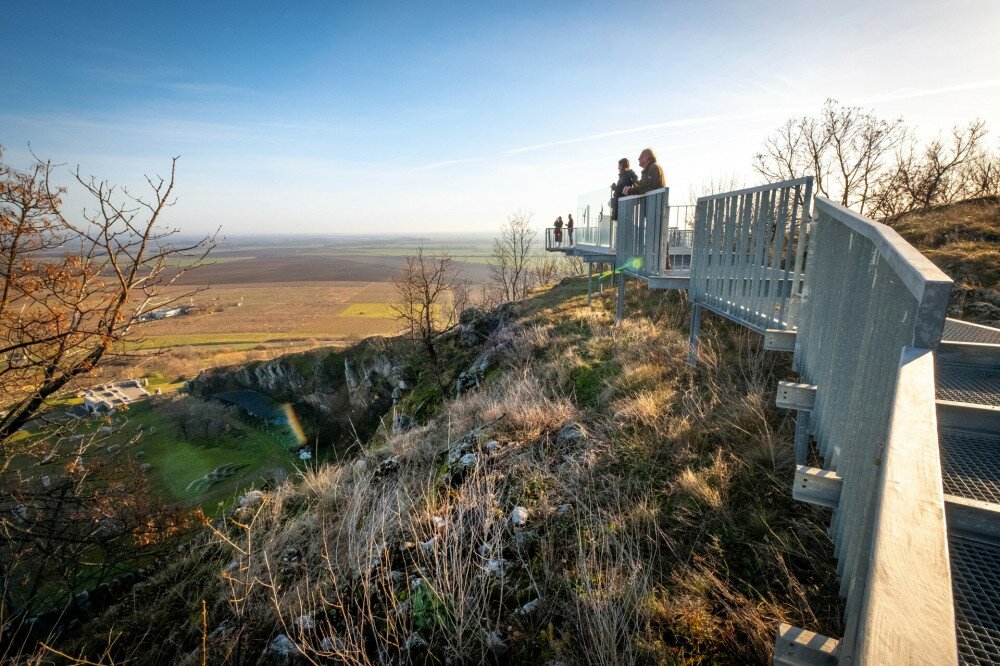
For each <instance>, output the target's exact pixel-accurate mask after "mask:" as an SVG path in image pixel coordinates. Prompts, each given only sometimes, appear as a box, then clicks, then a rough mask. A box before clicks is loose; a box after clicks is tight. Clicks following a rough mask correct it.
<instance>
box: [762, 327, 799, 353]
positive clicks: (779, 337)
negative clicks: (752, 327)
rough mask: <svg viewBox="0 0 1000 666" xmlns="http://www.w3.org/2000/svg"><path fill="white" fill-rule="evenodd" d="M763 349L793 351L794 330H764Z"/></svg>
mask: <svg viewBox="0 0 1000 666" xmlns="http://www.w3.org/2000/svg"><path fill="white" fill-rule="evenodd" d="M764 349H769V350H771V351H786V352H793V351H795V331H784V330H782V329H780V328H769V329H767V330H765V331H764Z"/></svg>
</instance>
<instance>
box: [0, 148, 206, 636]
mask: <svg viewBox="0 0 1000 666" xmlns="http://www.w3.org/2000/svg"><path fill="white" fill-rule="evenodd" d="M176 162H177V158H174V159H173V160H172V162H171V168H170V176H169V178H166V179H164V178H147V179H146V181H147V184H148V185H149V187H150V189H151V195H150V196H149V197H148V198H143V197H140V196H134V195H133V194H132V193H130V192H129V191H128V190H126V189H119V188H117V187H115V186H112V185H110V184H108V183H107V182H106V181H99V180H97V179H95V178H93V177H90V178H84V177H83V176H81V174H80V170H79V168H77V169H76V171H75V173H74V174H73V175H74V177H75V180H76V182H77V184H78V185H80V186H81V187H82V189H83V192H84V194H85V195H87V196H89V200H90V201H91V202H92V203H91V204H90V205H89V207H88V208H87V209H85V210H84V212H83V214H82V216H81V218H80V219H79V220H71V219H70V218H69V217H68V216H67V215H65V214H64V212H63V204H62V197H63V196H64V194H65V193H66V189H65V188H63V187H56V186H55V185H54V184H53V183H52V179H53V177H54V176H55V168H54V167H53V165H52V164H51V163H50V162H43V161H42V160H40V159H38V158H35V161H34V163H33V164H32V165H31V166H30V167H29V168H27V169H25V170H20V169H17V168H14V167H13V166H11V165H9V164H7V163H5V162H4V160H3V153H2V150H0V489H2V490H0V516H2V518H0V562H2V564H0V588H2V593H3V600H2V603H3V606H4V607H5V608H6V609H8V612H9V614H11V616H13V617H17V616H19V615H20V616H22V617H23V616H25V615H28V614H30V613H32V612H35V611H37V610H46V609H52V608H58V607H60V606H61V605H63V604H65V603H66V602H67V601H68V600H69V598H70V597H71V595H72V594H73V592H74V591H75V590H80V589H91V588H92V587H93V586H94V585H98V584H100V583H102V582H106V581H107V579H108V578H109V577H111V576H113V575H117V573H118V572H121V571H123V570H127V569H129V568H130V567H134V565H135V563H136V562H137V561H140V560H142V559H144V558H149V557H152V556H155V555H156V554H157V553H158V552H163V550H165V549H166V548H168V547H169V545H170V541H171V540H172V538H173V537H174V536H176V535H177V534H178V533H179V532H180V531H183V530H185V529H187V528H188V527H189V526H190V524H191V516H190V512H188V511H175V510H173V509H171V508H169V507H166V506H164V505H163V503H162V502H160V501H159V500H157V499H155V498H154V497H153V495H152V494H151V493H150V491H149V484H148V482H147V481H146V478H145V475H144V474H143V473H142V470H141V469H140V468H139V465H138V464H137V463H136V462H135V461H134V460H133V459H132V458H131V457H130V456H128V455H126V454H125V453H124V452H121V449H122V447H128V446H129V445H132V444H134V443H135V442H136V441H138V439H139V437H141V434H142V433H141V432H135V431H133V435H132V436H131V437H130V438H129V440H128V441H122V442H121V443H120V444H116V445H114V446H116V447H117V449H112V448H111V447H109V446H107V444H108V442H107V441H106V440H108V437H105V436H103V435H100V434H92V435H85V434H79V433H76V432H75V431H76V430H77V425H76V424H75V422H74V421H72V420H71V421H68V422H67V421H65V415H64V414H62V412H61V410H58V412H57V410H55V409H50V405H51V402H52V400H53V399H54V398H57V397H60V396H61V394H62V393H64V392H66V391H67V390H69V389H70V388H72V387H73V385H74V384H73V383H74V381H75V380H82V379H84V378H86V377H87V376H89V375H90V374H92V373H93V372H94V371H96V370H98V369H99V368H100V367H102V366H107V365H110V364H111V363H118V362H120V361H123V360H125V359H127V358H129V356H130V354H129V348H128V345H129V344H131V343H133V342H135V341H136V340H137V339H138V337H139V332H140V329H141V324H142V323H143V316H142V315H143V314H144V313H146V312H148V311H149V310H150V309H152V308H155V307H160V306H163V305H166V304H168V303H171V302H173V301H175V300H177V299H180V298H185V297H186V296H188V295H189V294H190V293H191V292H187V293H186V294H184V293H181V294H174V295H165V294H164V288H165V287H167V286H169V285H171V284H172V283H173V282H174V281H175V280H176V279H177V278H178V277H179V276H180V275H182V274H183V273H184V272H185V271H186V270H188V269H189V268H191V267H194V266H197V265H198V263H199V261H200V260H201V259H203V258H204V257H205V256H206V255H207V253H208V252H209V251H210V250H211V249H212V247H214V239H213V237H205V238H202V239H200V240H197V241H194V242H191V243H180V244H176V245H175V244H173V243H171V242H170V240H171V237H172V236H174V235H175V234H177V230H176V229H170V228H163V227H162V226H161V216H162V214H163V212H164V211H165V210H166V209H167V208H168V207H169V206H171V205H172V204H173V199H172V193H173V187H174V175H175V169H176ZM182 253H183V254H185V255H186V256H185V259H186V260H191V259H193V261H191V262H188V261H185V262H184V263H185V264H186V265H187V268H180V267H177V266H175V265H174V264H176V263H178V262H176V259H177V258H179V255H180V254H182ZM60 417H62V419H60ZM29 425H30V428H29V427H26V426H29ZM92 451H93V452H94V454H93V455H91V452H92Z"/></svg>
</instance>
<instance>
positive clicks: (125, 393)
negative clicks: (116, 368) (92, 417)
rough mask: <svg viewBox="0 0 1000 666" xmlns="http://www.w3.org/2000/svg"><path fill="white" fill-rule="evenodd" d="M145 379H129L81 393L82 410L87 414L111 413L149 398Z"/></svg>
mask: <svg viewBox="0 0 1000 666" xmlns="http://www.w3.org/2000/svg"><path fill="white" fill-rule="evenodd" d="M145 387H146V380H145V379H129V380H126V381H121V382H115V383H113V384H103V385H101V386H95V387H93V388H90V389H87V390H86V391H84V392H83V408H84V409H85V410H87V413H89V414H96V413H97V412H113V411H115V410H116V409H118V408H119V407H122V406H123V405H128V404H130V403H133V402H135V401H137V400H142V399H144V398H148V397H149V391H147V390H146V388H145Z"/></svg>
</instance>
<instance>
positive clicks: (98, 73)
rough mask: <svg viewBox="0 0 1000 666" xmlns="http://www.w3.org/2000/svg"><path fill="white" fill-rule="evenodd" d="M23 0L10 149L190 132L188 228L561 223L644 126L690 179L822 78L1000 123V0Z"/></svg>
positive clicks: (106, 154) (101, 171) (641, 135)
mask: <svg viewBox="0 0 1000 666" xmlns="http://www.w3.org/2000/svg"><path fill="white" fill-rule="evenodd" d="M10 4H11V6H10V11H8V13H7V15H6V21H5V24H4V26H3V27H2V28H0V35H2V36H3V40H2V41H0V54H2V56H3V59H4V62H5V64H6V65H7V67H6V70H7V77H6V81H5V83H4V92H5V93H6V94H5V106H4V109H3V110H2V111H0V122H2V124H3V128H4V129H3V131H2V133H0V145H4V146H5V148H6V160H7V161H8V162H9V163H11V164H12V165H14V166H20V167H23V166H26V165H27V164H28V163H29V161H30V153H29V149H28V145H29V143H30V145H31V149H32V150H33V151H34V152H35V153H36V154H37V155H39V156H40V157H43V158H46V159H52V160H53V162H56V163H65V164H67V165H70V166H75V165H77V164H79V165H80V168H81V171H82V172H83V173H84V174H94V175H95V176H98V177H99V178H106V179H108V180H109V181H111V182H113V183H118V184H122V185H129V186H131V187H133V188H134V189H135V190H136V191H139V189H140V187H141V186H142V184H143V181H142V175H143V174H151V175H152V174H157V173H159V174H164V173H165V172H166V171H167V170H168V169H169V165H170V158H171V157H172V156H175V155H180V160H179V162H178V176H177V189H176V195H177V197H178V203H177V206H176V207H175V208H173V209H171V210H170V211H169V212H168V215H167V217H166V218H165V222H166V223H167V224H169V225H172V226H178V227H180V228H181V229H183V230H184V231H185V232H188V233H202V232H207V231H210V230H212V229H214V228H215V227H217V226H219V225H221V226H222V228H223V233H225V234H226V235H234V234H267V233H280V234H281V235H288V234H307V235H308V234H317V233H320V234H326V233H329V234H351V233H365V234H370V233H385V234H406V233H421V234H425V233H466V234H468V233H484V234H488V233H490V232H491V231H492V230H494V229H497V228H498V227H499V226H500V225H501V224H502V222H503V221H504V220H505V219H506V217H507V215H508V214H510V213H512V212H514V211H516V210H524V211H529V212H531V213H533V214H534V222H535V224H536V225H537V226H538V227H539V228H541V227H543V226H546V225H548V224H549V223H550V221H551V220H552V219H554V218H555V217H556V216H557V215H563V216H565V215H566V214H567V213H568V212H571V211H573V210H574V209H575V205H576V198H577V196H578V195H579V194H581V193H583V192H588V191H591V190H594V189H597V188H601V187H605V186H606V185H607V184H609V183H610V182H611V180H612V179H613V177H614V175H615V163H616V161H617V159H618V158H619V157H622V156H626V157H629V158H631V159H632V160H633V161H635V159H636V157H637V155H638V153H639V151H640V150H641V149H642V148H643V147H645V146H646V145H651V146H653V147H654V148H655V149H656V150H657V151H658V153H659V154H660V158H661V160H660V161H661V163H662V165H663V166H664V169H665V171H666V175H667V183H668V185H669V186H670V187H671V194H672V196H671V200H672V202H673V203H687V202H688V199H689V198H691V197H690V193H691V192H692V191H693V190H697V189H699V188H700V187H701V185H702V184H703V183H705V182H707V181H708V180H712V179H714V180H716V181H718V180H719V179H720V178H725V179H726V180H735V181H737V182H741V183H745V184H748V185H751V184H756V183H757V182H759V181H760V180H761V179H760V178H759V177H757V176H755V174H754V173H753V172H752V170H751V162H752V157H753V155H754V153H755V152H756V151H757V150H758V149H759V148H760V146H761V143H762V141H763V140H764V138H765V137H766V136H767V135H768V134H770V133H771V132H772V131H773V130H774V129H775V128H776V127H777V126H778V125H779V124H780V123H781V122H782V121H783V120H784V119H786V118H788V117H790V116H793V115H801V114H815V113H817V112H818V111H819V109H820V107H821V105H822V103H823V101H824V100H825V99H826V98H828V97H832V98H836V99H838V100H839V101H840V102H842V103H844V104H858V105H862V106H865V107H868V108H872V109H874V110H875V112H876V113H878V114H880V115H882V116H885V117H889V118H893V117H902V118H903V119H904V121H906V123H907V124H908V126H910V127H912V128H914V129H915V131H916V132H917V133H918V134H919V135H921V136H922V137H928V136H932V135H934V134H935V133H936V132H938V131H947V130H948V129H949V128H950V127H951V126H952V125H953V124H965V123H967V122H969V121H971V120H973V119H975V118H982V119H984V120H986V121H987V123H988V125H989V127H990V129H991V136H990V140H989V145H990V147H991V148H993V147H995V146H997V137H998V135H1000V76H998V75H997V74H996V72H995V64H996V45H995V41H996V34H998V33H1000V3H992V2H982V1H979V2H976V1H974V0H958V1H956V2H952V3H948V4H943V3H938V2H931V1H930V0H923V1H920V2H903V1H900V0H880V1H876V2H871V3H866V4H863V5H862V4H860V3H859V4H857V5H854V6H848V7H846V8H845V7H842V6H832V5H830V4H828V3H820V2H805V3H799V4H798V5H796V10H795V11H794V12H790V11H787V10H786V9H785V6H784V4H783V3H780V2H777V1H776V0H769V1H757V2H706V3H699V4H697V5H691V4H688V3H680V2H666V3H648V2H628V3H621V4H615V5H613V6H609V5H607V4H606V3H602V4H600V5H598V4H597V3H569V2H558V3H547V4H544V5H537V3H536V4H527V3H514V4H512V5H504V6H503V7H499V6H497V7H494V6H483V5H480V4H478V3H463V4H424V5H420V6H413V5H409V4H407V5H400V6H397V5H394V4H392V3H377V4H376V5H365V6H363V7H362V6H358V7H355V6H345V5H339V4H338V5H336V6H335V5H332V4H329V3H307V4H302V5H297V6H296V10H295V11H291V10H288V9H287V8H285V7H263V6H259V5H258V6H253V7H250V8H241V9H240V10H238V11H234V10H228V9H224V8H219V7H215V6H212V5H205V4H204V3H199V4H194V3H190V2H178V3H170V4H169V5H147V6H141V7H138V6H137V7H136V8H131V7H130V8H129V11H117V10H114V9H111V8H104V9H95V8H94V7H92V6H84V5H49V4H43V3H31V2H27V1H25V0H15V1H14V2H12V3H10ZM973 19H974V20H973ZM112 35H114V40H111V39H109V38H110V37H111V36H112ZM59 182H61V183H67V184H68V183H69V182H70V178H69V173H68V170H67V169H62V170H61V171H60V177H59ZM82 204H83V199H82V198H80V197H79V196H78V195H77V194H76V193H74V192H72V191H71V193H70V195H69V196H68V197H67V201H66V206H67V211H68V212H69V213H70V214H74V215H75V214H77V213H78V212H79V210H80V207H81V206H82ZM359 228H361V229H363V231H359ZM278 229H280V232H279V231H278Z"/></svg>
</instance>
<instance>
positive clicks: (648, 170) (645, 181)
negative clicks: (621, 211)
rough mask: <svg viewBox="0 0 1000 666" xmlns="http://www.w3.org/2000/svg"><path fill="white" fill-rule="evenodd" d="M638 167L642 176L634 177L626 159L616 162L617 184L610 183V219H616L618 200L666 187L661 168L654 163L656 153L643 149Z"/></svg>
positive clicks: (633, 172)
mask: <svg viewBox="0 0 1000 666" xmlns="http://www.w3.org/2000/svg"><path fill="white" fill-rule="evenodd" d="M639 167H640V168H641V169H642V175H641V176H636V175H635V171H633V170H632V169H631V167H630V165H629V161H628V158H627V157H623V158H621V159H620V160H618V182H615V183H611V219H612V220H617V219H618V200H619V199H620V198H622V197H630V196H633V195H637V194H645V193H646V192H652V191H653V190H658V189H661V188H664V187H666V186H667V179H666V177H665V176H664V175H663V167H661V166H660V165H659V164H658V163H657V161H656V153H654V152H653V149H652V148H645V149H644V150H643V151H642V152H641V153H639Z"/></svg>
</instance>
